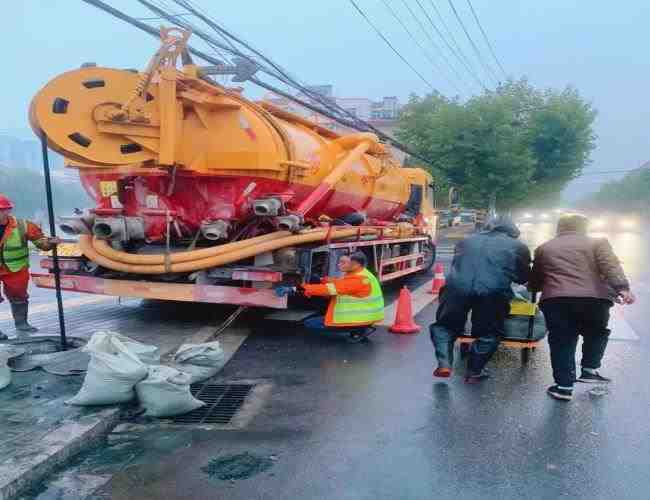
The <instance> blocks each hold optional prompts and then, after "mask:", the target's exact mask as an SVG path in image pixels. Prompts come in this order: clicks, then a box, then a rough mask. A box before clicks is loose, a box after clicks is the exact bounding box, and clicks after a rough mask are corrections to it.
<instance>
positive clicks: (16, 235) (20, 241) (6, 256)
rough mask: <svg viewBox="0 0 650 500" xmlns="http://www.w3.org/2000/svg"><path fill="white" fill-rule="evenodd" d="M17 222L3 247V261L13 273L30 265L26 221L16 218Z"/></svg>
mask: <svg viewBox="0 0 650 500" xmlns="http://www.w3.org/2000/svg"><path fill="white" fill-rule="evenodd" d="M16 222H17V224H16V227H15V228H13V229H12V231H11V233H10V234H9V237H8V238H7V239H6V240H5V243H4V245H3V247H2V262H4V264H5V265H6V266H7V268H8V269H9V271H11V272H12V273H16V272H18V271H20V270H21V269H24V268H25V267H29V247H28V245H27V238H26V237H25V232H26V229H25V221H23V220H20V219H16Z"/></svg>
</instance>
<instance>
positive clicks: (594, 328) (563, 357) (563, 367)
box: [541, 297, 612, 387]
mask: <svg viewBox="0 0 650 500" xmlns="http://www.w3.org/2000/svg"><path fill="white" fill-rule="evenodd" d="M611 307H612V303H611V302H610V301H608V300H603V299H591V298H583V297H566V298H564V297H563V298H557V299H548V300H544V301H542V304H541V308H542V312H543V313H544V319H545V320H546V326H547V328H548V344H549V346H550V348H551V364H552V365H553V378H554V379H555V383H556V384H558V385H561V386H564V387H571V386H573V383H574V382H575V380H576V359H575V358H576V346H577V344H578V335H582V338H583V343H582V362H581V365H582V367H583V368H592V369H596V368H600V362H601V361H602V359H603V356H604V354H605V348H606V347H607V341H608V340H609V334H610V331H609V329H608V328H607V324H608V323H609V310H610V308H611Z"/></svg>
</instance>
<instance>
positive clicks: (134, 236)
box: [30, 30, 433, 272]
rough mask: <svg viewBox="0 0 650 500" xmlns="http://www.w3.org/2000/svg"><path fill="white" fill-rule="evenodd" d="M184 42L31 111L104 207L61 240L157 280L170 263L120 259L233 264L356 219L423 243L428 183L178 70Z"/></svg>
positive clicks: (67, 79)
mask: <svg viewBox="0 0 650 500" xmlns="http://www.w3.org/2000/svg"><path fill="white" fill-rule="evenodd" d="M187 36H188V34H187V33H183V32H180V33H179V32H178V31H176V30H163V33H162V40H163V43H162V47H161V49H160V50H159V51H158V53H157V54H156V56H155V57H154V58H153V59H152V61H151V62H150V63H149V65H148V67H147V68H146V69H145V70H144V71H142V72H135V71H132V70H131V71H130V70H119V69H111V68H102V67H95V66H90V67H82V68H80V69H77V70H74V71H70V72H67V73H64V74H62V75H60V76H58V77H56V78H54V79H53V80H51V81H50V82H49V83H47V84H46V85H45V86H44V87H43V88H42V89H41V90H40V91H39V92H38V94H37V95H36V96H35V97H34V99H33V101H32V103H31V106H30V122H31V125H32V128H33V129H34V131H35V133H37V134H39V135H40V134H42V133H45V134H46V136H47V140H48V145H49V146H50V147H51V148H52V149H54V150H55V151H57V152H59V153H61V154H62V155H63V156H64V157H65V158H66V164H67V166H68V167H69V168H75V169H77V170H78V171H79V178H80V181H81V183H82V184H83V186H84V188H85V189H86V191H87V192H88V194H89V195H90V196H91V197H92V198H93V199H94V200H95V202H96V207H95V208H94V209H92V210H91V211H90V213H89V214H86V215H84V216H82V217H64V218H63V220H62V229H64V230H65V231H67V232H68V233H74V234H79V235H81V239H80V243H81V246H82V248H83V249H84V253H85V254H86V256H87V257H89V258H90V259H91V260H96V261H100V263H101V264H102V265H105V266H106V267H109V268H112V269H115V265H114V261H121V262H122V264H135V265H138V264H151V263H152V262H154V261H155V263H156V264H155V265H156V266H158V267H157V271H156V272H162V271H169V270H171V268H170V262H169V259H166V260H161V257H156V258H154V259H153V260H152V259H150V257H152V256H146V257H147V258H143V259H137V258H135V256H134V258H130V257H125V256H124V254H126V253H127V252H121V251H120V252H117V251H116V250H115V248H116V247H119V248H121V249H123V248H132V249H133V248H142V247H146V246H147V245H155V244H158V245H166V246H167V247H168V250H169V247H170V246H174V245H178V244H187V242H188V241H192V242H194V244H193V245H192V246H193V247H194V246H196V245H198V246H199V247H200V246H202V245H203V246H205V245H211V246H215V245H220V246H221V247H223V248H225V249H226V250H223V251H222V252H220V253H227V252H229V249H230V248H232V245H235V247H236V248H237V249H241V248H243V247H248V246H249V245H248V244H246V245H244V242H245V241H258V240H251V238H266V239H262V240H261V241H262V242H266V243H268V242H270V241H274V240H276V239H281V238H285V237H292V238H293V240H291V241H293V242H294V243H295V241H294V240H296V238H298V237H299V236H301V235H302V236H305V235H304V234H299V233H300V232H301V231H302V232H304V231H305V230H307V231H309V230H308V229H307V228H309V227H312V228H313V227H315V226H319V225H322V224H323V221H336V220H337V219H339V220H340V219H343V220H346V218H348V217H350V216H353V219H354V220H359V219H360V220H362V221H364V222H365V225H366V226H369V225H371V226H375V227H376V226H386V225H391V224H392V225H394V224H395V223H396V222H398V221H409V222H411V223H412V224H413V226H414V227H416V228H419V229H416V230H417V231H426V230H427V225H428V224H429V222H430V221H431V220H433V217H431V216H432V209H430V208H428V207H429V206H430V204H429V205H427V206H425V207H421V205H422V203H421V202H422V198H423V196H426V194H425V191H426V190H427V189H428V187H429V185H430V184H431V178H430V176H429V174H428V173H426V172H425V171H424V170H421V169H417V168H413V169H407V168H401V167H400V165H399V164H398V163H397V161H396V160H394V158H393V157H392V156H391V154H390V152H389V151H388V148H387V147H386V146H384V145H383V144H381V143H380V142H379V141H378V139H377V137H376V136H374V135H373V134H369V133H356V134H349V135H340V134H337V133H335V132H333V131H332V130H329V129H327V128H324V127H321V126H319V125H317V124H315V123H313V122H311V121H308V120H306V119H304V118H302V117H300V116H297V115H294V114H291V113H288V112H286V111H284V110H282V109H279V108H277V107H275V106H273V105H272V104H270V103H267V102H261V103H255V102H252V101H250V100H248V99H246V98H245V97H243V95H242V94H241V92H240V91H239V90H237V89H234V90H233V89H231V88H226V87H223V86H220V85H218V84H216V83H214V82H213V81H210V80H208V79H206V78H205V77H204V76H203V75H202V70H201V68H199V67H197V66H195V65H193V64H186V65H183V66H182V67H180V68H177V64H176V60H177V58H178V57H179V56H180V54H181V53H182V51H183V49H184V43H185V41H186V40H187ZM418 199H419V203H418ZM318 231H319V230H318V229H316V230H314V229H312V230H311V233H312V236H311V237H312V238H313V237H314V236H313V233H317V232H318ZM320 231H321V232H320V233H319V234H320V236H321V239H322V237H323V235H322V233H323V231H322V230H320ZM364 231H366V232H369V233H371V232H372V231H371V230H370V229H367V228H366V229H364ZM335 233H337V231H335ZM340 234H341V235H343V233H340ZM274 235H275V236H274ZM331 236H332V234H331V232H330V234H329V236H328V237H331ZM341 237H343V236H341ZM240 240H244V241H240ZM310 241H311V240H310ZM276 243H277V242H276ZM237 244H240V246H239V247H237ZM229 245H230V246H229ZM276 246H277V245H276ZM281 246H282V245H280V246H279V247H281ZM240 247H241V248H240ZM279 247H278V248H279ZM264 248H266V247H264ZM198 251H199V252H200V251H201V250H198ZM248 253H250V248H249V252H248ZM210 256H213V254H210ZM118 257H119V258H118ZM142 257H144V256H142ZM102 259H108V260H102ZM179 259H180V260H183V258H182V257H181V258H179ZM134 260H135V261H137V262H132V261H134ZM222 260H223V259H222ZM109 261H110V262H109ZM124 261H126V262H124ZM219 262H221V261H219ZM111 263H112V264H113V265H112V266H111V265H110V264H111ZM161 265H162V266H164V269H163V268H161V267H160V266H161ZM118 267H119V266H118ZM119 270H127V269H126V268H125V269H122V268H120V269H119ZM128 271H131V269H130V268H129V269H128ZM140 271H142V270H140ZM134 272H139V271H134ZM145 272H153V270H152V269H149V270H145Z"/></svg>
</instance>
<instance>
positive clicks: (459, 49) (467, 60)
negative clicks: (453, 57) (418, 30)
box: [429, 0, 476, 73]
mask: <svg viewBox="0 0 650 500" xmlns="http://www.w3.org/2000/svg"><path fill="white" fill-rule="evenodd" d="M429 5H431V7H433V10H434V11H435V13H436V15H437V16H438V19H439V20H440V24H441V26H442V27H443V29H444V30H445V33H446V34H447V36H448V37H449V39H450V40H451V43H452V44H453V45H454V47H455V48H456V51H457V52H458V54H459V55H460V56H461V58H462V59H463V61H465V64H467V66H468V67H469V68H470V69H471V70H472V72H473V73H476V68H474V64H473V63H472V61H471V60H470V58H468V57H467V56H466V55H465V52H464V51H463V49H462V47H461V46H460V44H459V43H458V41H457V40H456V37H455V36H454V33H453V31H452V30H451V29H449V26H448V25H447V23H446V22H445V17H444V16H443V15H442V13H441V12H440V9H439V8H438V6H437V5H436V4H435V2H434V1H433V0H429Z"/></svg>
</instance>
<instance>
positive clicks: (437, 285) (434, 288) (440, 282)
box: [429, 262, 445, 295]
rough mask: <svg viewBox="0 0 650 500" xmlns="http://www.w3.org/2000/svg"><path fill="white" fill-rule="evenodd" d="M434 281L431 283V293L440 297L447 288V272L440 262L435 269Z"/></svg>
mask: <svg viewBox="0 0 650 500" xmlns="http://www.w3.org/2000/svg"><path fill="white" fill-rule="evenodd" d="M433 274H434V276H433V281H432V282H431V291H430V292H429V293H432V294H434V295H438V294H439V293H440V290H441V289H442V287H443V286H445V270H444V268H443V267H442V264H441V263H440V262H438V263H437V264H436V265H435V267H434V268H433Z"/></svg>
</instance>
